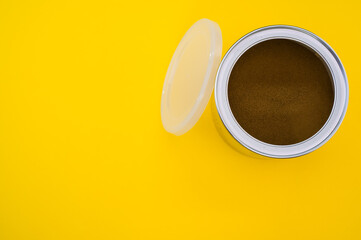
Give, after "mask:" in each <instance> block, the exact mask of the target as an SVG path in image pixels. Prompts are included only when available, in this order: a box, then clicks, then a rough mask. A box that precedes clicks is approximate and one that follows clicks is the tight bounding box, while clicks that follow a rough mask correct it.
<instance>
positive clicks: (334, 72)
mask: <svg viewBox="0 0 361 240" xmlns="http://www.w3.org/2000/svg"><path fill="white" fill-rule="evenodd" d="M271 39H288V40H293V41H296V42H299V43H301V44H303V45H304V46H306V47H308V48H310V49H311V50H313V51H314V52H315V53H317V54H318V55H319V57H321V58H322V60H323V61H324V63H325V64H326V65H327V67H328V69H329V71H330V74H331V76H332V80H333V86H334V94H335V97H334V103H333V108H332V111H331V114H330V116H329V118H328V120H327V121H326V123H325V124H324V126H323V127H322V128H321V129H320V130H319V131H318V132H317V133H316V134H315V135H313V136H312V137H310V138H308V139H306V140H304V141H302V142H299V143H296V144H291V145H273V144H269V143H265V142H262V141H260V140H258V139H256V138H254V137H253V136H251V135H249V134H248V133H247V132H246V131H245V130H244V129H243V128H242V127H241V126H240V125H239V124H238V122H237V121H236V119H235V118H234V116H233V113H232V111H231V109H230V106H229V101H228V81H229V76H230V73H231V71H232V69H233V66H234V64H235V63H236V62H237V60H238V59H239V58H240V57H241V56H242V54H243V53H244V52H246V51H247V50H248V49H249V48H251V47H252V46H254V45H256V44H258V43H260V42H263V41H266V40H271ZM214 95H215V102H216V107H217V111H218V114H219V116H220V118H221V120H222V122H223V124H224V126H225V127H226V129H227V130H228V132H229V133H230V134H231V135H232V136H233V138H235V139H236V140H237V141H238V142H239V143H240V144H242V145H243V146H244V147H246V148H248V149H249V150H251V151H253V152H255V153H258V154H260V155H263V156H267V157H272V158H293V157H298V156H302V155H305V154H307V153H310V152H312V151H314V150H316V149H318V148H319V147H321V146H322V145H323V144H325V143H326V142H327V141H328V140H329V139H330V138H331V137H332V136H333V134H335V132H336V131H337V129H338V128H339V126H340V124H341V122H342V120H343V118H344V116H345V114H346V109H347V105H348V97H349V89H348V82H347V76H346V72H345V69H344V67H343V65H342V63H341V61H340V59H339V57H338V56H337V54H336V53H335V51H334V50H333V49H332V48H331V47H330V46H329V45H328V44H327V43H326V42H325V41H324V40H322V39H321V38H320V37H318V36H317V35H315V34H313V33H312V32H309V31H307V30H305V29H302V28H299V27H295V26H289V25H272V26H267V27H262V28H259V29H256V30H254V31H252V32H250V33H248V34H247V35H245V36H243V37H242V38H240V39H239V40H238V41H237V42H236V43H235V44H233V46H232V47H231V48H230V49H229V50H228V51H227V53H226V54H225V56H224V58H223V59H222V62H221V64H220V67H219V68H218V72H217V76H216V83H215V89H214Z"/></svg>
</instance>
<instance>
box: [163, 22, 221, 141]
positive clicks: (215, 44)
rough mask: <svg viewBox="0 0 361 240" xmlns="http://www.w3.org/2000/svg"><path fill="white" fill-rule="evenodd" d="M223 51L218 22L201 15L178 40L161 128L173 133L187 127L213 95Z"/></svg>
mask: <svg viewBox="0 0 361 240" xmlns="http://www.w3.org/2000/svg"><path fill="white" fill-rule="evenodd" d="M221 55H222V33H221V29H220V28H219V26H218V24H217V23H215V22H213V21H211V20H208V19H201V20H199V21H198V22H196V23H195V24H194V25H193V26H192V27H191V28H190V29H189V30H188V31H187V33H186V34H185V35H184V37H183V38H182V40H181V42H180V43H179V45H178V47H177V49H176V51H175V53H174V55H173V57H172V60H171V62H170V65H169V67H168V71H167V75H166V77H165V81H164V86H163V92H162V102H161V117H162V123H163V126H164V128H165V129H166V130H167V131H168V132H170V133H173V134H175V135H181V134H184V133H186V132H187V131H188V130H190V129H191V128H192V127H193V126H194V125H195V124H196V123H197V121H198V120H199V118H200V117H201V115H202V113H203V111H204V110H205V108H206V106H207V103H208V101H209V99H210V97H211V95H212V91H213V88H214V81H215V78H216V74H217V69H218V66H219V63H220V61H221Z"/></svg>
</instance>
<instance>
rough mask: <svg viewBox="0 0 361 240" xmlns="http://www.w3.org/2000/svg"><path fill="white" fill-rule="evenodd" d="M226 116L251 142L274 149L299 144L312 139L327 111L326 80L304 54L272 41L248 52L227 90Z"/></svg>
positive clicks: (313, 58)
mask: <svg viewBox="0 0 361 240" xmlns="http://www.w3.org/2000/svg"><path fill="white" fill-rule="evenodd" d="M228 98H229V104H230V107H231V110H232V113H233V115H234V117H235V119H236V120H237V122H238V123H239V125H240V126H241V127H242V128H243V129H244V130H245V131H246V132H247V133H248V134H250V135H251V136H253V137H254V138H256V139H258V140H260V141H263V142H266V143H270V144H275V145H289V144H295V143H298V142H302V141H304V140H306V139H308V138H310V137H311V136H313V135H314V134H315V133H317V132H318V131H319V130H320V129H321V128H322V126H323V125H324V124H325V122H326V121H327V119H328V117H329V115H330V113H331V110H332V106H333V100H334V92H333V85H332V79H331V76H330V74H329V72H328V70H327V68H326V66H325V65H324V63H323V61H322V60H321V59H320V58H319V57H318V56H317V55H316V54H315V53H314V52H313V51H312V50H310V49H308V48H306V47H305V46H303V45H301V44H299V43H296V42H294V41H292V40H286V39H274V40H267V41H264V42H261V43H259V44H257V45H255V46H253V47H252V48H250V49H248V50H247V51H246V52H245V53H244V54H243V55H242V56H241V57H240V59H239V60H238V61H237V62H236V64H235V66H234V67H233V70H232V72H231V75H230V78H229V84H228Z"/></svg>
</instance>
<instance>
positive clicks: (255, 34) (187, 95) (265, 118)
mask: <svg viewBox="0 0 361 240" xmlns="http://www.w3.org/2000/svg"><path fill="white" fill-rule="evenodd" d="M221 56H222V34H221V30H220V28H219V26H218V24H217V23H215V22H213V21H210V20H208V19H201V20H199V21H198V22H196V23H195V24H194V25H193V26H192V27H191V28H190V29H189V30H188V31H187V33H186V34H185V36H184V37H183V39H182V40H181V42H180V43H179V45H178V47H177V49H176V51H175V53H174V55H173V58H172V60H171V63H170V65H169V67H168V71H167V75H166V78H165V82H164V86H163V92H162V100H161V118H162V123H163V126H164V128H165V129H166V131H168V132H170V133H172V134H175V135H182V134H184V133H186V132H187V131H189V130H190V129H191V128H192V127H193V126H194V125H195V124H196V123H197V121H198V120H199V118H200V117H201V115H202V113H203V112H204V110H205V108H206V106H207V104H208V102H209V101H210V99H211V96H212V92H213V89H214V98H212V100H211V101H214V102H215V107H216V109H217V111H216V115H217V118H218V119H219V124H218V125H221V128H224V129H225V132H227V134H228V135H229V136H230V137H229V138H231V139H232V140H231V141H234V142H235V143H236V145H237V146H236V148H238V147H240V148H242V149H246V150H245V152H249V153H251V152H252V154H251V155H253V153H256V154H259V155H262V156H266V157H273V158H292V157H298V156H302V155H304V154H307V153H310V152H312V151H314V150H315V149H317V148H319V147H320V146H322V145H323V144H324V143H326V142H327V141H328V140H329V139H330V138H331V137H332V136H333V134H334V133H335V132H336V131H337V129H338V128H339V126H340V124H341V122H342V120H343V118H344V116H345V113H346V109H347V103H348V83H347V77H346V73H345V70H344V67H343V65H342V63H341V61H340V59H339V58H338V56H337V55H336V53H335V52H334V51H333V49H332V48H331V47H330V46H329V45H328V44H327V43H326V42H325V41H323V40H322V39H321V38H319V37H318V36H316V35H315V34H313V33H311V32H309V31H307V30H304V29H301V28H298V27H294V26H287V25H274V26H268V27H263V28H260V29H257V30H255V31H252V32H251V33H248V34H247V35H245V36H243V37H242V38H240V39H239V40H238V41H237V42H236V43H235V44H234V45H233V46H232V47H231V48H230V49H229V50H228V52H227V53H226V54H225V56H224V57H223V59H222V58H221ZM213 99H214V100H213ZM216 121H217V120H216ZM249 150H250V151H251V152H250V151H249Z"/></svg>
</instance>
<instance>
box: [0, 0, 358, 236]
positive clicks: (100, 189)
mask: <svg viewBox="0 0 361 240" xmlns="http://www.w3.org/2000/svg"><path fill="white" fill-rule="evenodd" d="M360 10H361V7H360V4H359V3H358V1H315V0H313V1H269V0H267V1H266V0H262V1H240V0H238V1H227V0H222V1H209V0H207V1H194V0H190V1H188V0H186V1H108V0H101V1H100V0H99V1H85V0H84V1H66V0H65V1H40V0H33V1H24V2H22V1H11V0H1V1H0V239H1V240H10V239H26V240H32V239H44V240H45V239H197V240H199V239H247V240H250V239H277V240H279V239H308V240H312V239H325V240H326V239H327V240H330V239H348V240H356V239H357V240H359V239H361V158H360V150H361V147H360V135H361V127H360V117H361V81H360V80H361V79H360V78H361V61H360V59H361V58H360V57H361V45H360V43H361V31H360V23H361V17H360ZM204 17H205V18H209V19H211V20H213V21H216V22H217V23H218V24H219V25H220V27H221V29H222V33H223V46H224V47H223V53H225V52H226V51H227V49H228V48H229V47H230V46H231V45H232V44H233V43H234V42H235V41H236V40H238V39H239V38H240V37H241V36H243V35H244V34H246V33H248V32H250V31H252V30H254V29H256V28H259V27H262V26H265V25H272V24H290V25H295V26H299V27H302V28H305V29H308V30H310V31H312V32H314V33H316V34H317V35H319V36H320V37H321V38H323V39H324V40H325V41H327V42H328V43H329V44H330V45H331V46H332V47H333V48H334V50H335V51H336V52H337V53H338V55H339V57H340V58H341V60H342V62H343V64H344V66H345V68H346V72H347V75H348V79H349V86H350V98H349V107H348V111H347V114H346V117H345V120H344V122H343V124H342V125H341V127H340V129H339V130H338V132H337V133H336V134H335V136H334V137H333V138H332V139H331V140H330V141H329V142H328V143H326V145H324V146H323V147H322V148H320V149H319V150H317V151H315V152H313V153H311V154H309V155H307V156H304V157H300V158H296V159H289V160H275V159H269V160H262V159H252V158H248V157H246V156H243V155H240V154H239V153H238V152H236V151H234V150H233V149H232V148H231V147H229V146H228V145H227V144H226V143H225V142H224V141H223V140H222V138H221V137H220V136H219V135H218V132H217V130H216V128H215V126H214V121H213V119H212V115H211V108H210V104H209V106H208V107H207V109H206V111H205V113H204V114H203V116H202V118H201V119H200V121H199V122H198V123H197V125H196V126H195V127H194V128H193V129H192V130H191V131H190V132H188V133H187V134H185V135H183V136H181V137H176V136H173V135H170V134H168V133H167V132H165V131H164V130H163V128H162V124H161V120H160V98H161V91H162V86H163V80H164V77H165V74H166V71H167V67H168V64H169V61H170V59H171V57H172V54H173V52H174V50H175V48H176V46H177V44H178V43H179V41H180V39H181V38H182V36H183V34H184V33H185V32H186V30H187V29H188V28H189V27H190V26H191V25H192V24H193V23H194V22H195V21H197V20H198V19H200V18H204Z"/></svg>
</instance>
